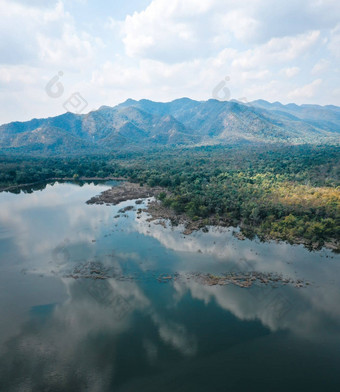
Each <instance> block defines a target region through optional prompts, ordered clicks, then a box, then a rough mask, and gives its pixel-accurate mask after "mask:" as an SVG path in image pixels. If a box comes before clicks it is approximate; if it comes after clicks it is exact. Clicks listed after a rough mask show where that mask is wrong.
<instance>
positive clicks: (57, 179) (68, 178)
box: [0, 177, 127, 192]
mask: <svg viewBox="0 0 340 392" xmlns="http://www.w3.org/2000/svg"><path fill="white" fill-rule="evenodd" d="M54 181H72V182H77V181H127V179H126V178H123V177H102V178H100V177H78V178H76V179H75V178H73V177H52V178H47V179H46V180H42V181H36V182H29V183H27V184H18V185H10V186H7V187H0V192H6V191H11V190H15V189H20V188H27V187H30V186H34V185H41V184H48V183H50V182H54Z"/></svg>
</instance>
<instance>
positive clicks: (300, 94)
mask: <svg viewBox="0 0 340 392" xmlns="http://www.w3.org/2000/svg"><path fill="white" fill-rule="evenodd" d="M321 84H322V79H316V80H314V81H313V82H312V83H309V84H306V85H304V86H302V87H298V88H296V89H294V90H293V91H291V92H290V93H289V94H288V97H289V98H292V99H307V98H314V97H315V96H316V94H317V92H318V90H319V88H320V86H321Z"/></svg>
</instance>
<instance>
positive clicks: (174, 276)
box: [64, 261, 310, 288]
mask: <svg viewBox="0 0 340 392" xmlns="http://www.w3.org/2000/svg"><path fill="white" fill-rule="evenodd" d="M64 276H65V277H68V278H73V279H92V280H98V279H99V280H105V279H109V278H113V279H116V280H120V281H126V280H157V281H158V282H160V283H169V282H172V281H179V282H180V281H182V282H183V281H188V280H194V281H195V282H198V283H199V284H202V285H205V286H225V285H228V284H233V285H235V286H238V287H241V288H249V287H251V286H253V285H257V286H259V285H264V286H272V287H278V286H279V285H281V286H285V285H291V286H293V287H296V288H303V287H306V286H308V285H310V282H304V281H303V280H301V279H297V280H294V279H291V278H285V277H283V276H281V275H278V274H273V273H263V272H256V271H253V272H242V273H241V272H240V273H238V272H227V273H224V274H221V275H213V274H207V273H200V272H193V273H190V272H187V273H178V272H174V273H170V272H167V273H162V274H159V273H158V274H157V273H156V272H154V271H151V270H148V271H147V272H143V271H139V272H135V273H134V274H133V275H131V274H129V275H127V274H126V273H124V272H122V271H121V270H120V271H116V270H114V269H113V268H110V267H108V266H105V265H104V264H103V263H101V262H97V261H90V262H87V263H80V264H79V265H77V266H76V267H74V269H73V271H72V272H71V273H69V274H66V275H64Z"/></svg>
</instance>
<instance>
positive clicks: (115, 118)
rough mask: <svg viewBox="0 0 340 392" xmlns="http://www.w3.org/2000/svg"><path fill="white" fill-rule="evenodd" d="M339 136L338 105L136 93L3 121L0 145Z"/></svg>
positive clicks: (113, 145)
mask: <svg viewBox="0 0 340 392" xmlns="http://www.w3.org/2000/svg"><path fill="white" fill-rule="evenodd" d="M339 140H340V108H338V107H336V106H318V105H301V106H297V105H295V104H289V105H282V104H280V103H278V102H275V103H269V102H266V101H262V100H259V101H254V102H252V103H247V104H244V103H241V102H237V101H226V102H221V101H217V100H213V99H211V100H208V101H194V100H191V99H189V98H181V99H177V100H175V101H172V102H167V103H162V102H153V101H149V100H140V101H135V100H132V99H129V100H127V101H126V102H124V103H122V104H120V105H117V106H115V107H108V106H102V107H101V108H100V109H98V110H96V111H93V112H90V113H89V114H86V115H83V114H82V115H78V114H73V113H65V114H63V115H60V116H56V117H50V118H46V119H33V120H31V121H26V122H13V123H10V124H4V125H2V126H0V151H4V150H6V151H13V152H16V151H18V152H20V153H23V152H25V153H38V152H42V153H48V154H53V153H56V154H61V153H65V154H70V153H79V152H94V153H101V152H103V151H112V150H116V149H122V148H123V149H124V148H132V149H133V148H137V147H138V148H148V147H152V146H171V145H197V144H230V143H239V142H244V141H246V142H261V143H263V142H284V143H287V142H288V143H297V142H299V143H309V142H312V143H313V142H325V143H327V142H330V143H334V142H336V141H339Z"/></svg>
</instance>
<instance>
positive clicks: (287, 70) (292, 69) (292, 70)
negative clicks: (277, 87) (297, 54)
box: [281, 67, 300, 79]
mask: <svg viewBox="0 0 340 392" xmlns="http://www.w3.org/2000/svg"><path fill="white" fill-rule="evenodd" d="M299 72H300V68H299V67H289V68H284V69H282V70H281V73H282V74H283V75H286V76H287V78H289V79H290V78H293V77H294V76H296V75H297V74H298V73H299Z"/></svg>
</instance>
